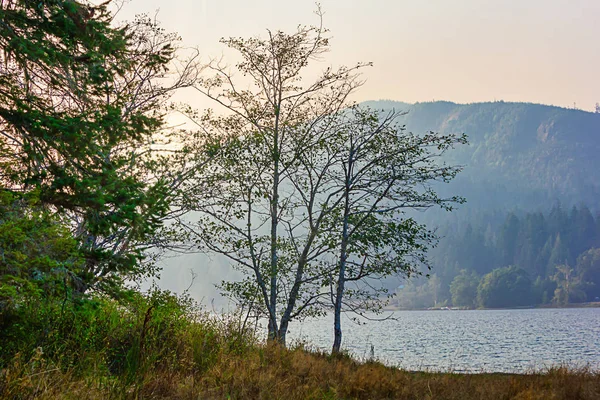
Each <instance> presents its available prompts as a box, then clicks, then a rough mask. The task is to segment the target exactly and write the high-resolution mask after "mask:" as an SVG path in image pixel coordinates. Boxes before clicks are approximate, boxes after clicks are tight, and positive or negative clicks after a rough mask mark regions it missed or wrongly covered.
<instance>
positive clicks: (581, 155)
mask: <svg viewBox="0 0 600 400" xmlns="http://www.w3.org/2000/svg"><path fill="white" fill-rule="evenodd" d="M365 104H367V105H369V106H371V107H375V108H381V109H386V110H387V109H396V110H403V111H406V112H407V114H406V115H405V116H404V117H403V120H402V122H403V123H404V124H406V128H407V130H409V131H413V132H426V131H437V132H440V133H457V132H460V133H466V134H467V135H468V138H469V145H468V146H459V147H458V148H456V149H455V150H454V151H452V152H449V153H448V157H449V158H448V160H449V161H452V162H457V163H459V164H462V165H463V166H464V167H465V168H464V171H463V172H462V173H461V174H459V176H458V177H457V178H456V179H455V180H454V181H453V182H452V183H451V184H450V185H447V187H446V188H445V189H447V191H448V193H453V194H460V195H463V196H465V197H466V198H467V200H468V205H466V206H464V207H463V209H465V210H468V211H469V212H470V213H473V212H477V211H479V210H485V211H489V210H510V209H513V208H515V207H518V208H523V209H527V210H529V209H532V210H544V209H546V210H549V209H550V208H551V207H552V205H554V204H555V203H556V202H557V201H561V202H562V203H563V204H566V205H574V204H580V203H584V204H586V205H588V206H589V207H590V209H592V210H593V211H597V210H598V208H599V207H598V206H599V205H600V196H599V195H600V175H599V174H598V173H597V171H599V170H600V158H599V157H598V154H599V153H600V113H590V112H585V111H581V110H574V109H565V108H560V107H553V106H546V105H540V104H527V103H505V102H493V103H476V104H467V105H463V104H455V103H450V102H431V103H416V104H413V105H409V104H406V103H400V102H392V101H377V102H368V103H365ZM460 214H464V211H463V212H462V213H459V215H460Z"/></svg>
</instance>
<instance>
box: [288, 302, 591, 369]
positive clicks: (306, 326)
mask: <svg viewBox="0 0 600 400" xmlns="http://www.w3.org/2000/svg"><path fill="white" fill-rule="evenodd" d="M388 315H393V318H394V319H389V320H386V321H367V322H366V323H365V324H364V325H357V324H356V323H353V322H352V321H350V320H349V319H348V318H344V319H343V324H344V325H343V328H344V340H343V347H344V348H345V349H347V350H349V351H350V352H351V353H352V354H353V355H354V356H356V357H358V358H360V359H365V358H369V357H370V356H371V346H373V353H374V356H375V358H376V359H378V360H380V361H382V362H384V363H386V364H387V365H392V366H399V367H401V368H404V369H408V370H434V371H449V370H452V371H456V372H529V371H532V370H541V369H544V368H547V367H550V366H555V365H569V366H574V367H579V366H586V365H589V366H590V367H591V368H593V369H595V370H600V308H579V309H528V310H472V311H396V312H394V313H391V312H389V313H385V314H383V316H388ZM289 337H290V339H291V340H292V341H293V340H303V341H305V342H308V343H309V344H311V345H312V346H314V347H317V348H321V349H326V350H330V346H331V343H332V337H333V333H332V328H331V319H330V318H320V319H310V320H307V321H304V322H302V323H296V324H295V325H293V326H291V329H290V333H289Z"/></svg>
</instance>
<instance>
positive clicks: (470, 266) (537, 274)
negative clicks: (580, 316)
mask: <svg viewBox="0 0 600 400" xmlns="http://www.w3.org/2000/svg"><path fill="white" fill-rule="evenodd" d="M367 104H368V105H369V106H371V107H374V108H378V109H386V110H387V109H396V110H398V109H400V110H405V111H407V114H406V115H405V116H404V117H402V118H403V123H405V124H406V128H407V130H409V131H413V132H424V131H428V130H437V131H439V132H441V133H456V132H461V133H466V134H467V135H468V137H469V145H468V146H460V147H458V148H456V149H455V150H453V151H452V152H449V153H448V155H447V160H448V161H449V162H452V163H458V164H461V165H463V166H464V170H463V171H462V172H461V173H460V174H459V176H458V177H457V178H456V179H455V180H454V181H452V182H451V183H449V184H447V185H442V186H441V187H440V188H439V190H440V191H442V192H446V193H454V194H459V195H461V196H464V197H465V198H466V199H467V203H466V204H464V205H462V206H461V207H460V208H459V210H457V211H456V212H453V213H444V212H442V211H436V212H429V213H426V214H425V215H423V216H421V217H420V218H422V219H423V220H425V221H426V222H427V223H428V224H432V225H434V226H437V227H438V235H439V236H440V237H441V240H440V243H439V246H438V247H437V248H436V249H434V250H433V251H431V252H430V261H431V265H432V270H431V271H429V273H430V274H431V275H432V276H433V279H430V280H427V279H424V278H421V279H418V280H413V281H411V282H410V283H408V284H407V285H406V286H405V287H404V288H403V289H400V290H398V295H399V297H398V300H395V301H397V304H398V305H399V306H401V307H405V308H423V307H432V306H434V305H437V306H440V305H454V306H465V307H477V306H486V307H509V306H523V305H532V304H542V303H556V304H566V303H568V302H584V301H594V300H595V299H597V297H598V296H600V276H599V275H600V274H599V272H600V250H598V247H600V237H599V235H600V220H599V218H598V217H597V215H598V214H597V213H598V211H599V209H600V207H599V206H600V196H599V194H600V174H598V171H600V157H598V154H600V152H599V150H600V114H598V113H590V112H584V111H581V110H574V109H564V108H559V107H553V106H545V105H539V104H526V103H505V102H494V103H479V104H469V105H459V104H454V103H450V102H432V103H417V104H414V105H410V104H406V103H398V102H391V101H378V102H369V103H367ZM508 267H513V268H508ZM492 272H494V273H493V274H492ZM488 274H489V276H488ZM492 275H493V276H492ZM498 282H500V283H498ZM496 284H497V285H499V288H496V289H494V290H497V292H498V293H495V294H494V293H491V292H489V290H488V291H487V292H486V290H487V289H490V288H491V287H492V286H494V285H496ZM486 285H487V286H486ZM486 288H487V289H486ZM515 288H516V289H515ZM494 296H496V297H497V298H494V299H492V298H493V297H494Z"/></svg>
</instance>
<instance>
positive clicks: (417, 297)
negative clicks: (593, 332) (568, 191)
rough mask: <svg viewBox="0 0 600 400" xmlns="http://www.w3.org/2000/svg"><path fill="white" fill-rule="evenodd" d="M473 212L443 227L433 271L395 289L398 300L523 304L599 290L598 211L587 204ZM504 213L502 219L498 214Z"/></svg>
mask: <svg viewBox="0 0 600 400" xmlns="http://www.w3.org/2000/svg"><path fill="white" fill-rule="evenodd" d="M498 220H499V218H498V215H495V216H491V215H489V216H485V217H479V218H475V217H472V218H470V220H469V222H467V223H464V224H458V227H457V225H454V226H451V225H450V224H448V225H446V226H444V227H442V228H440V231H439V234H440V236H442V237H443V239H442V241H441V242H440V245H439V246H438V247H437V248H436V249H435V250H434V251H432V253H431V261H432V265H433V266H434V268H433V270H432V271H433V272H434V273H435V274H434V275H433V276H432V278H431V279H429V280H426V279H425V278H421V279H420V280H417V281H414V282H410V283H409V284H407V285H406V286H405V287H403V288H402V289H399V290H398V299H397V304H398V305H399V306H401V307H406V308H427V307H433V306H449V305H452V306H456V307H469V308H474V307H486V308H495V307H519V306H529V305H536V304H556V305H565V304H567V303H581V302H588V301H598V298H600V218H599V217H594V216H593V214H592V212H591V211H590V210H589V208H588V207H586V206H585V205H581V206H579V207H572V208H571V209H570V210H566V209H565V208H563V207H562V206H561V205H558V204H557V205H555V206H554V207H552V209H551V210H550V211H549V212H546V213H542V212H528V213H518V212H510V213H508V214H507V215H506V216H505V218H504V219H503V222H498ZM500 220H501V221H502V219H500Z"/></svg>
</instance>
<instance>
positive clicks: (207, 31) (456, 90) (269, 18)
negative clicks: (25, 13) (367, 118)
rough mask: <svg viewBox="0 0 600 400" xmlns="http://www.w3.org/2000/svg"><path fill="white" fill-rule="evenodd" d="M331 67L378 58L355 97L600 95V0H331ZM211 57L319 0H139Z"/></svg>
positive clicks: (125, 14) (308, 18) (298, 15)
mask: <svg viewBox="0 0 600 400" xmlns="http://www.w3.org/2000/svg"><path fill="white" fill-rule="evenodd" d="M320 3H321V5H322V8H323V10H324V12H325V17H324V25H325V26H326V27H327V28H329V29H330V31H331V32H330V34H331V36H332V37H333V40H332V41H331V47H332V51H331V52H330V53H329V54H327V55H326V59H325V61H324V63H323V67H326V66H328V65H333V66H339V65H353V64H355V63H356V62H358V61H372V62H373V63H374V67H372V68H369V69H367V70H365V72H364V78H365V79H366V81H367V82H366V84H365V85H364V86H363V87H362V88H361V89H360V91H359V92H357V94H356V96H355V100H358V101H362V100H377V99H391V100H399V101H406V102H411V103H412V102H416V101H431V100H434V99H435V100H449V101H454V102H458V103H470V102H478V101H493V100H505V101H525V102H534V103H543V104H554V105H560V106H565V107H573V105H574V103H576V106H577V107H578V108H581V109H585V110H592V109H593V108H594V104H595V103H596V102H600V76H599V75H600V0H494V1H492V0H411V1H406V0H396V1H392V0H379V1H378V0H371V1H365V0H363V1H358V0H322V1H321V2H320ZM156 10H159V12H158V20H160V21H161V22H162V25H163V26H164V27H165V28H166V29H167V30H170V31H176V32H178V33H179V34H180V35H181V36H182V38H183V40H184V43H185V44H186V45H189V46H197V47H198V48H199V49H200V51H201V54H202V56H203V57H204V58H205V59H206V60H208V59H209V58H210V57H217V56H220V55H221V54H222V53H223V47H222V46H221V45H220V44H219V43H218V40H219V38H221V37H224V36H225V37H228V36H242V37H250V36H256V35H262V36H264V35H265V32H266V29H267V28H268V29H271V30H277V29H280V30H283V31H288V32H292V31H293V30H294V29H295V27H296V26H297V25H298V24H305V25H310V24H316V23H318V18H317V17H316V16H315V15H314V14H313V11H314V10H315V3H314V2H313V1H310V0H296V1H290V0H288V1H284V0H279V1H273V0H168V1H167V0H130V1H129V2H128V3H127V4H126V5H125V7H124V8H123V10H122V11H121V14H120V15H119V17H120V18H123V19H131V18H133V16H134V15H135V14H136V13H142V12H146V13H150V14H154V13H155V12H156Z"/></svg>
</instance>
